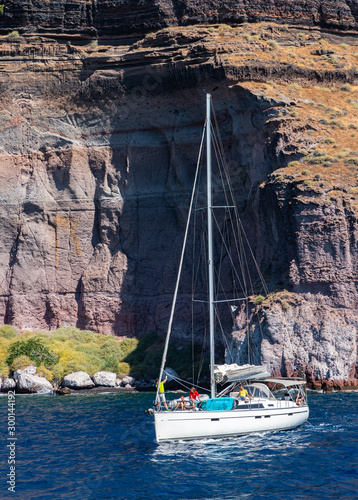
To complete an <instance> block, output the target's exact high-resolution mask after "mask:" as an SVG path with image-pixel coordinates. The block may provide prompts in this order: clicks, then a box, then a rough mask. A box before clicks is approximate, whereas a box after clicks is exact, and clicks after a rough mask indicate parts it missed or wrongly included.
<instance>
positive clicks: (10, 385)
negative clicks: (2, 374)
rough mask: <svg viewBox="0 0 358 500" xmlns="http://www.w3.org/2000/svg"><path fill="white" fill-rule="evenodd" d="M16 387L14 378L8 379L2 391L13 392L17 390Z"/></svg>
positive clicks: (3, 384)
mask: <svg viewBox="0 0 358 500" xmlns="http://www.w3.org/2000/svg"><path fill="white" fill-rule="evenodd" d="M15 387H16V382H15V380H14V379H13V378H6V379H5V380H4V381H3V383H2V386H1V390H2V391H4V392H5V391H11V390H12V389H15Z"/></svg>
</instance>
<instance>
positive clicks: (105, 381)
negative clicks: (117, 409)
mask: <svg viewBox="0 0 358 500" xmlns="http://www.w3.org/2000/svg"><path fill="white" fill-rule="evenodd" d="M92 379H93V381H94V383H95V384H96V385H99V386H104V387H116V379H117V375H116V374H115V373H113V372H97V373H95V374H94V375H93V377H92Z"/></svg>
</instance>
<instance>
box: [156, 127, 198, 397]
mask: <svg viewBox="0 0 358 500" xmlns="http://www.w3.org/2000/svg"><path fill="white" fill-rule="evenodd" d="M206 127H207V123H206V122H205V124H204V127H203V134H202V137H201V143H200V149H199V157H198V161H197V165H196V171H195V178H194V184H193V190H192V193H191V199H190V206H189V214H188V219H187V222H186V228H185V235H184V241H183V247H182V251H181V256H180V264H179V269H178V276H177V281H176V284H175V291H174V297H173V302H172V307H171V311H170V318H169V324H168V330H167V337H166V339H165V345H164V351H163V357H162V364H161V367H160V372H159V383H158V387H157V396H156V399H157V400H159V387H160V382H161V380H162V376H163V371H164V366H165V362H166V359H167V353H168V347H169V338H170V334H171V330H172V323H173V317H174V311H175V305H176V299H177V296H178V289H179V282H180V276H181V271H182V268H183V262H184V253H185V247H186V242H187V238H188V232H189V223H190V216H191V213H192V209H193V203H194V193H195V187H196V182H197V178H198V172H199V166H200V159H201V153H202V149H203V143H204V137H205V130H206Z"/></svg>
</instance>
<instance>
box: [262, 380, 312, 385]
mask: <svg viewBox="0 0 358 500" xmlns="http://www.w3.org/2000/svg"><path fill="white" fill-rule="evenodd" d="M261 382H271V383H272V384H281V385H283V386H285V387H291V385H304V384H305V383H306V381H305V380H303V379H302V378H298V379H294V378H265V379H263V380H261Z"/></svg>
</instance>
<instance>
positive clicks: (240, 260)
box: [213, 140, 249, 296]
mask: <svg viewBox="0 0 358 500" xmlns="http://www.w3.org/2000/svg"><path fill="white" fill-rule="evenodd" d="M213 142H214V152H215V156H216V159H217V161H218V166H219V173H220V177H221V179H222V173H221V168H220V162H219V159H218V155H217V147H216V141H215V140H214V141H213ZM223 169H224V173H225V175H226V181H227V184H228V188H229V191H230V193H231V199H232V203H233V204H234V206H235V209H236V210H235V215H236V218H239V215H238V213H237V206H236V203H235V200H234V196H233V191H232V187H231V182H230V178H229V176H228V175H227V172H226V171H225V168H224V164H223ZM222 184H223V188H224V182H223V179H222ZM224 195H225V199H226V201H227V204H229V202H228V199H227V194H226V190H225V188H224ZM229 218H230V222H231V227H232V233H233V238H234V243H235V248H236V252H237V256H238V259H239V264H240V268H241V271H242V279H243V283H244V286H242V289H243V290H244V293H245V295H246V296H247V295H248V293H247V285H246V278H245V274H248V275H249V272H248V265H247V261H246V259H245V252H244V246H243V243H242V237H241V231H240V227H239V225H238V221H237V220H236V228H237V233H238V236H239V242H240V244H239V245H238V242H237V239H236V230H235V225H234V221H233V219H232V215H231V212H230V211H229ZM239 247H240V249H241V251H240V250H239ZM242 255H243V256H244V260H245V263H246V266H245V265H244V262H243V261H242ZM244 271H245V272H244Z"/></svg>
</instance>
